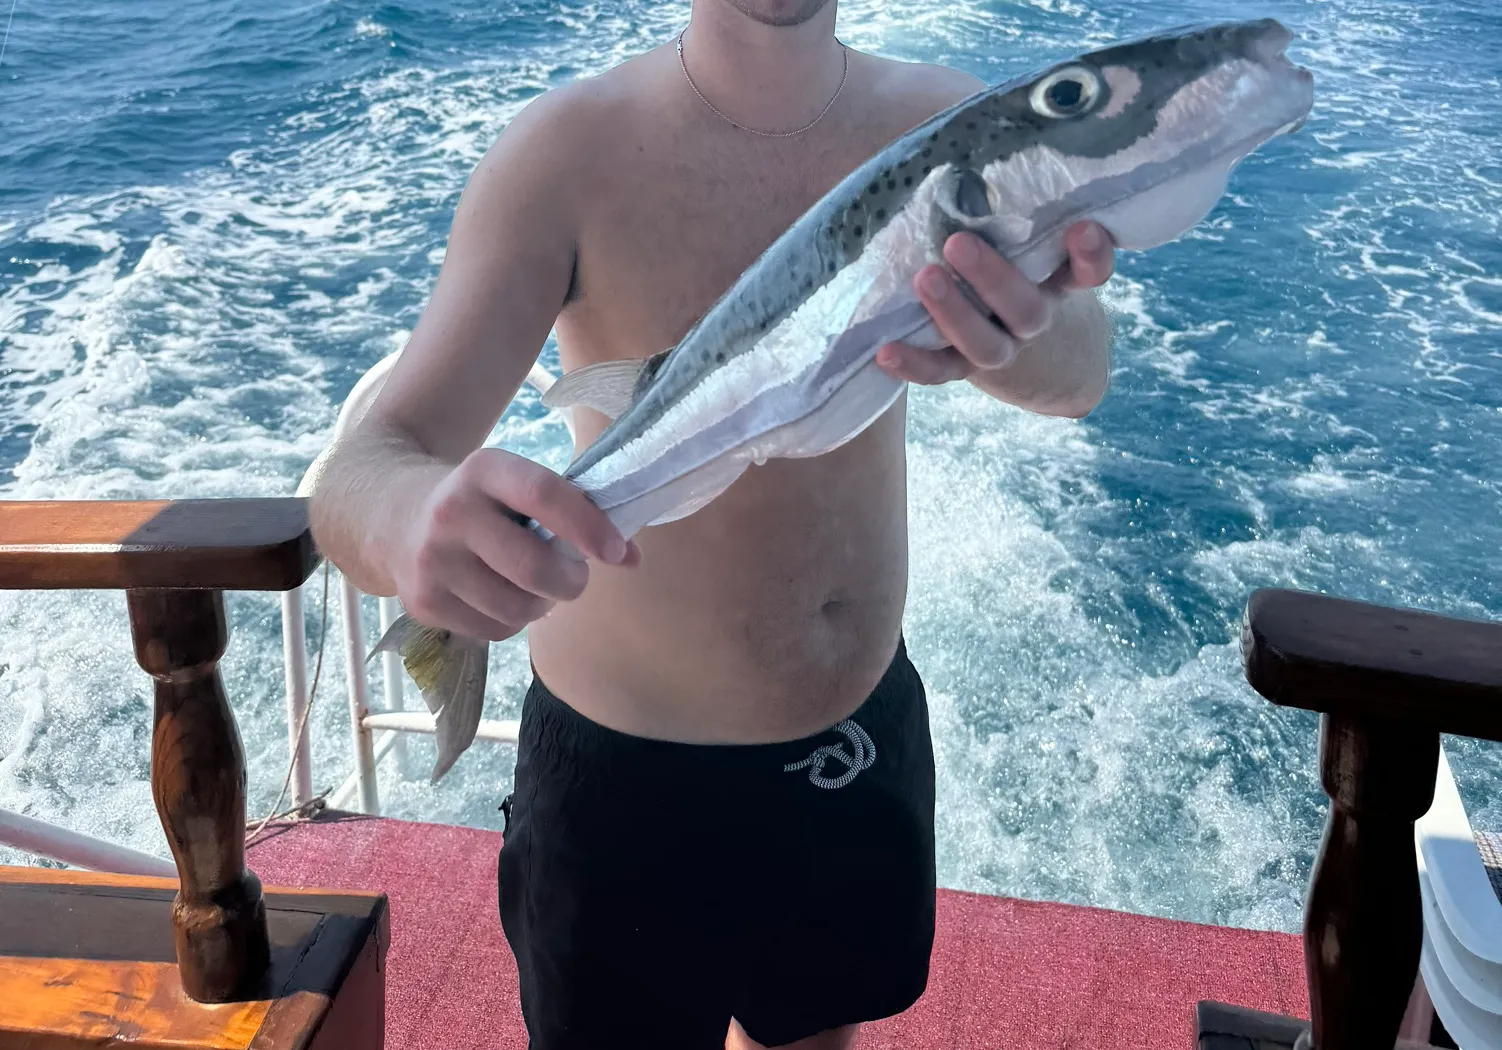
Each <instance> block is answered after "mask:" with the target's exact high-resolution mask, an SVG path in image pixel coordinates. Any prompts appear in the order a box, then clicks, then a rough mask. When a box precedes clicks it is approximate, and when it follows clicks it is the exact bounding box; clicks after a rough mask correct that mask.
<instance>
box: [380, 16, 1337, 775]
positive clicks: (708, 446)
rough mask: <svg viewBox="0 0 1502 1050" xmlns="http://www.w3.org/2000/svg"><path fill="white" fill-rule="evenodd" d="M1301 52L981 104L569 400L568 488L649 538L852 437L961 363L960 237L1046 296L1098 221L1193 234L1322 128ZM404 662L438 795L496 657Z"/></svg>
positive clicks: (462, 654)
mask: <svg viewBox="0 0 1502 1050" xmlns="http://www.w3.org/2000/svg"><path fill="white" fill-rule="evenodd" d="M1293 40H1294V34H1293V33H1292V32H1291V31H1290V30H1289V29H1287V28H1286V27H1285V26H1283V25H1282V24H1281V23H1279V22H1278V21H1276V20H1275V19H1257V20H1244V21H1234V22H1218V23H1201V24H1196V25H1189V26H1180V27H1177V28H1174V29H1169V30H1165V31H1162V32H1158V33H1153V34H1150V35H1146V36H1141V37H1137V38H1134V39H1130V40H1126V41H1122V42H1120V43H1115V44H1111V45H1108V46H1105V47H1102V48H1099V49H1096V50H1092V51H1088V52H1085V53H1083V54H1080V55H1077V56H1076V57H1074V58H1071V59H1068V60H1066V61H1062V62H1057V63H1054V64H1052V65H1049V66H1048V67H1046V68H1043V69H1040V70H1036V71H1034V72H1031V73H1028V74H1026V75H1024V76H1020V77H1017V78H1014V79H1011V80H1008V81H1006V82H1004V83H1001V84H998V85H996V86H992V87H987V88H984V89H981V90H980V91H978V92H976V93H975V94H974V95H972V96H970V97H969V98H967V99H965V100H963V101H961V102H959V103H957V104H955V105H953V106H950V107H949V108H948V109H946V110H944V111H942V112H940V113H938V114H937V115H935V116H933V117H932V118H930V119H929V120H927V121H925V122H923V123H922V124H920V125H918V126H917V127H914V128H913V129H912V130H910V131H908V132H906V133H905V134H903V135H901V136H899V137H898V138H896V139H895V140H893V141H892V142H891V143H890V144H889V145H887V146H886V147H885V148H883V149H882V150H880V151H879V152H877V153H876V154H875V155H874V156H872V157H871V158H870V159H869V160H867V161H866V162H865V163H863V164H862V165H860V166H859V167H858V168H856V169H855V170H854V171H852V172H851V173H850V174H849V175H848V176H847V177H846V178H844V179H843V180H841V181H840V183H839V184H838V185H837V186H835V187H834V188H833V189H832V190H830V191H829V192H828V193H827V194H825V195H824V196H823V197H822V198H821V199H820V200H819V201H818V202H817V203H815V204H814V205H813V206H812V207H811V208H809V209H808V210H807V211H806V212H805V213H804V214H803V215H802V216H801V217H799V218H798V219H797V220H796V221H795V222H794V223H793V224H792V225H791V226H790V227H788V229H787V230H786V231H785V232H784V233H783V234H782V235H781V236H779V237H778V238H777V239H776V240H775V241H774V242H773V243H772V244H771V246H770V247H768V248H767V249H766V250H765V251H764V252H763V253H762V254H761V255H760V256H759V257H758V258H757V259H756V260H755V261H754V262H753V263H752V264H751V265H750V266H749V267H748V268H747V269H746V270H745V271H744V272H743V273H742V274H741V276H740V277H739V279H737V280H736V282H735V283H734V284H733V285H732V286H731V287H730V288H729V289H728V290H727V291H726V292H725V293H724V294H723V295H722V296H721V297H720V298H719V299H718V300H717V301H716V302H715V303H714V305H713V306H711V307H710V309H709V310H708V311H707V312H706V313H705V314H704V315H703V317H701V318H700V319H699V321H698V322H697V323H695V324H694V326H693V327H692V328H691V329H690V330H689V332H688V333H687V334H686V335H685V336H684V337H683V339H682V340H681V341H680V342H679V343H678V344H677V345H676V346H674V347H672V348H671V349H668V350H664V351H662V352H661V353H658V354H656V355H654V356H652V357H650V358H647V359H645V360H627V361H608V362H603V363H599V364H594V365H589V366H586V367H583V368H579V369H576V370H574V371H571V372H569V373H567V374H565V375H564V376H563V377H562V378H561V379H559V380H558V381H557V382H556V383H554V384H553V385H552V386H551V387H550V388H549V390H548V391H547V393H546V394H545V395H544V398H543V401H544V404H546V405H547V406H548V407H550V408H555V409H559V410H565V411H566V410H570V409H572V408H573V407H574V406H578V405H584V406H588V407H591V408H593V409H595V410H597V411H600V412H602V413H604V414H605V415H606V416H607V417H608V418H609V419H610V420H611V422H610V423H609V425H608V426H607V427H606V428H605V430H604V431H603V432H602V433H601V434H600V436H599V437H598V438H596V439H595V440H594V441H593V442H591V443H590V444H589V445H588V446H587V447H586V448H584V449H583V450H582V451H581V452H580V453H579V454H578V455H577V457H576V458H575V459H574V460H573V462H572V463H570V464H569V466H568V467H567V468H566V469H565V471H564V477H565V478H567V479H568V480H570V481H571V482H572V483H573V484H574V485H576V486H577V487H578V488H579V489H581V490H582V491H583V492H584V493H585V494H586V495H587V496H588V497H589V498H590V499H591V500H592V501H593V502H594V503H595V504H596V505H597V506H599V507H600V509H601V510H603V511H604V512H605V513H606V515H607V516H608V517H609V518H610V520H611V522H612V523H613V524H614V525H615V527H616V528H617V529H619V530H620V532H621V533H622V535H624V536H625V537H627V538H628V539H629V538H630V537H631V536H633V535H634V534H635V533H636V532H638V531H639V530H641V529H643V528H646V527H649V526H652V525H658V524H663V523H666V522H670V521H675V520H678V519H680V518H684V517H686V516H688V515H690V514H693V513H694V512H696V511H697V510H699V509H701V508H703V507H704V506H705V505H706V504H708V503H709V502H711V501H712V500H714V499H715V498H716V497H717V496H718V495H719V494H720V493H722V492H724V491H725V489H727V488H728V487H729V486H730V485H731V484H733V483H734V482H735V480H736V479H737V478H739V477H740V476H741V474H742V473H743V472H744V471H745V470H747V469H748V468H749V467H750V466H751V465H752V464H753V463H765V462H766V461H768V460H772V459H792V458H803V457H812V456H820V455H823V454H825V453H827V452H830V451H832V450H834V449H836V448H838V447H840V446H841V445H843V444H845V443H846V442H848V441H850V440H852V439H853V438H855V437H856V436H857V435H859V434H860V433H861V432H862V431H864V430H865V429H866V427H868V426H869V425H870V424H871V423H873V422H874V421H875V420H876V419H878V418H879V417H881V416H882V415H883V414H884V413H885V412H886V411H887V410H888V409H889V408H890V407H891V406H892V405H893V404H894V403H895V402H896V400H897V399H898V397H899V396H900V395H901V393H902V391H903V389H904V388H905V385H906V384H905V382H904V381H902V380H900V379H897V378H894V377H893V376H891V375H889V374H888V373H886V372H885V371H884V370H882V369H881V368H880V367H879V366H878V365H877V364H876V352H877V350H878V349H879V348H880V347H882V346H883V345H885V344H886V343H889V342H894V341H899V340H900V341H904V342H906V343H908V344H910V345H913V346H915V347H918V348H920V349H930V350H937V349H940V348H942V347H944V346H946V345H947V340H946V339H945V338H944V336H943V335H942V333H940V331H939V329H938V328H937V326H936V325H935V324H934V321H933V319H932V317H931V316H930V315H929V314H928V312H927V310H926V308H925V307H924V306H923V304H922V302H921V300H920V299H919V298H918V296H917V293H916V292H915V290H914V288H913V279H914V278H915V276H916V275H917V273H918V272H919V271H920V270H921V269H922V268H923V267H925V266H927V265H929V264H930V263H936V264H939V265H942V266H944V267H945V268H946V269H949V267H948V264H947V262H946V261H945V259H944V256H943V254H942V245H943V244H944V242H945V241H946V240H947V239H948V237H949V236H951V235H952V234H954V233H957V232H961V231H968V232H969V233H972V234H975V235H976V236H978V237H980V238H981V239H983V240H984V241H985V242H986V243H987V244H989V245H990V246H991V247H993V248H994V249H995V250H996V251H997V252H998V253H1000V254H1001V255H1002V257H1004V258H1006V259H1008V260H1009V261H1010V262H1011V263H1013V264H1014V265H1015V266H1017V267H1018V268H1019V269H1020V270H1021V271H1022V272H1023V273H1024V274H1026V275H1027V277H1028V278H1030V279H1031V280H1033V281H1038V282H1041V281H1043V280H1044V279H1045V278H1047V277H1048V276H1049V275H1050V274H1052V273H1054V272H1055V271H1056V270H1057V269H1058V267H1059V266H1060V265H1061V264H1062V263H1063V262H1064V261H1065V259H1066V258H1067V253H1066V251H1065V247H1064V232H1065V230H1066V229H1067V228H1068V227H1069V226H1071V225H1073V224H1075V223H1077V222H1080V221H1082V220H1093V221H1095V222H1097V223H1099V224H1100V225H1101V226H1103V227H1104V228H1105V229H1106V230H1107V232H1108V233H1109V234H1110V235H1111V237H1112V239H1113V241H1114V242H1115V246H1116V248H1117V249H1118V250H1125V251H1145V250H1148V249H1151V248H1154V247H1157V246H1160V245H1162V244H1165V243H1167V242H1169V241H1172V240H1174V239H1176V238H1178V237H1180V236H1181V235H1182V234H1184V233H1185V232H1187V231H1188V230H1190V229H1191V228H1192V227H1194V226H1195V225H1197V224H1198V223H1199V222H1201V221H1202V220H1203V219H1204V218H1205V217H1206V216H1208V215H1209V213H1210V212H1211V211H1212V210H1213V209H1214V207H1215V205H1216V203H1217V202H1218V201H1219V200H1220V198H1221V197H1222V196H1223V195H1224V194H1225V192H1226V188H1227V185H1228V180H1229V178H1230V175H1231V171H1232V169H1234V168H1235V167H1236V165H1237V164H1238V163H1240V162H1241V161H1242V160H1243V159H1244V158H1245V157H1246V156H1248V155H1249V154H1251V153H1252V152H1253V151H1255V150H1256V149H1258V148H1259V147H1260V146H1262V145H1263V144H1264V143H1266V142H1268V141H1269V140H1271V139H1273V138H1275V137H1277V136H1279V135H1284V134H1288V133H1291V132H1294V131H1297V130H1298V129H1299V128H1300V127H1302V126H1303V124H1304V123H1305V121H1306V120H1307V118H1308V115H1309V113H1310V111H1311V109H1312V107H1313V103H1314V77H1313V74H1312V73H1310V71H1309V70H1307V69H1305V68H1303V67H1301V66H1298V65H1295V64H1294V63H1293V62H1292V61H1291V60H1290V59H1289V58H1288V56H1287V53H1286V52H1287V48H1288V46H1289V45H1290V44H1291V43H1292V42H1293ZM950 274H951V276H952V277H955V278H956V283H957V284H959V285H960V286H961V290H962V291H963V292H964V293H965V294H967V295H969V296H970V297H971V298H972V299H973V300H974V301H976V302H977V303H979V299H978V297H977V296H976V295H975V292H974V290H973V289H970V288H969V287H968V286H967V285H965V283H964V282H963V281H962V280H960V279H959V278H958V277H957V275H955V274H954V273H953V271H952V269H951V270H950ZM528 524H529V525H530V527H532V528H533V529H534V531H536V532H537V534H538V535H539V536H542V537H543V538H544V539H548V540H550V541H552V542H554V543H556V544H558V545H559V546H560V548H561V549H565V550H566V551H567V552H569V553H571V554H573V555H574V556H576V557H577V556H578V552H577V551H573V550H572V548H570V547H569V546H568V545H567V544H566V543H565V542H564V541H563V540H562V539H561V538H559V537H556V536H553V535H552V534H551V533H550V532H549V531H548V530H547V529H545V528H543V527H542V526H541V525H539V524H538V523H536V522H528ZM387 649H395V650H396V651H398V652H399V653H400V654H401V656H402V659H403V663H404V665H405V666H406V667H407V669H408V672H409V673H410V674H412V676H413V678H414V680H415V681H416V682H418V684H419V687H420V688H421V690H422V693H423V697H424V700H425V702H426V703H427V704H428V706H429V709H430V710H432V711H433V712H434V714H435V716H436V720H437V730H438V733H437V735H438V752H439V754H438V762H437V765H436V766H435V772H434V777H433V779H434V780H435V781H436V780H437V779H438V778H439V777H440V776H442V774H443V772H445V771H446V770H447V769H448V768H449V767H450V766H451V765H452V763H453V761H454V760H455V759H456V758H457V757H458V755H459V754H460V753H461V752H462V751H463V750H464V749H465V748H467V747H468V746H469V743H470V742H471V741H472V740H473V738H474V733H475V729H476V727H477V726H478V724H479V717H480V713H479V712H480V705H481V702H482V701H483V696H484V666H485V658H484V657H485V653H486V651H487V649H488V645H487V643H485V642H477V641H475V640H473V639H466V638H463V637H460V636H458V635H455V634H453V633H451V632H448V631H445V630H440V629H436V628H431V627H427V626H424V625H422V624H420V623H417V622H415V621H414V620H412V619H411V617H409V616H403V617H402V618H400V619H398V620H397V621H396V622H395V623H393V625H392V626H391V628H390V629H389V630H388V632H387V635H386V636H385V637H384V638H383V639H382V640H381V641H380V642H379V643H378V644H377V646H376V650H375V651H373V652H372V656H374V653H375V652H379V651H385V650H387ZM477 653H478V656H477V655H476V654H477ZM476 668H478V670H477V669H476Z"/></svg>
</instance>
